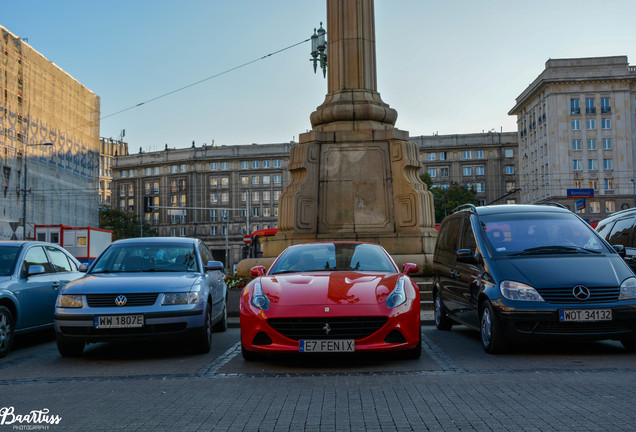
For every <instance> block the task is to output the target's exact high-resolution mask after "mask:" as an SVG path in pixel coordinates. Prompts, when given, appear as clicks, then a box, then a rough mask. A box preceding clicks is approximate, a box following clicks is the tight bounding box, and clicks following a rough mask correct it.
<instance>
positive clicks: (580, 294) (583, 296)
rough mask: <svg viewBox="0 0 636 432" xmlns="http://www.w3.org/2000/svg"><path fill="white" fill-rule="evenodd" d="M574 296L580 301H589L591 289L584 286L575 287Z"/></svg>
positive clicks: (573, 289)
mask: <svg viewBox="0 0 636 432" xmlns="http://www.w3.org/2000/svg"><path fill="white" fill-rule="evenodd" d="M572 294H573V295H574V297H576V298H577V299H578V300H587V299H589V298H590V289H589V288H588V287H586V286H584V285H575V286H574V288H572Z"/></svg>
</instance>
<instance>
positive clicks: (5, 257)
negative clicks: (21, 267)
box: [0, 246, 20, 276]
mask: <svg viewBox="0 0 636 432" xmlns="http://www.w3.org/2000/svg"><path fill="white" fill-rule="evenodd" d="M18 252H20V247H19V246H0V276H11V275H12V274H13V268H14V267H15V261H16V258H17V256H18Z"/></svg>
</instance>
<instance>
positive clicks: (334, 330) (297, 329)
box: [267, 317, 388, 340]
mask: <svg viewBox="0 0 636 432" xmlns="http://www.w3.org/2000/svg"><path fill="white" fill-rule="evenodd" d="M387 320H388V318H387V317H333V318H271V319H268V320H267V323H268V324H269V325H270V326H271V327H272V328H273V329H274V330H276V331H277V332H278V333H280V334H282V335H283V336H285V337H287V338H289V339H293V340H300V339H364V338H365V337H368V336H370V335H372V334H373V333H375V332H376V331H378V330H379V329H380V328H382V326H383V325H384V324H386V322H387Z"/></svg>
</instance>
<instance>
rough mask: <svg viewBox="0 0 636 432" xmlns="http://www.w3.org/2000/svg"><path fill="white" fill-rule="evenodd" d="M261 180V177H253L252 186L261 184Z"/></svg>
mask: <svg viewBox="0 0 636 432" xmlns="http://www.w3.org/2000/svg"><path fill="white" fill-rule="evenodd" d="M260 181H261V178H260V177H259V176H252V184H253V185H257V184H260Z"/></svg>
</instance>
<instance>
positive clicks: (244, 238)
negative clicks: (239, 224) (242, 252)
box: [243, 235, 252, 245]
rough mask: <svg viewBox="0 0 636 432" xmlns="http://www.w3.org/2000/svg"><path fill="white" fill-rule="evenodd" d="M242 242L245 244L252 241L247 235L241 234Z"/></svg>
mask: <svg viewBox="0 0 636 432" xmlns="http://www.w3.org/2000/svg"><path fill="white" fill-rule="evenodd" d="M243 243H245V244H246V245H248V244H250V243H252V237H250V236H248V235H245V236H243Z"/></svg>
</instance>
